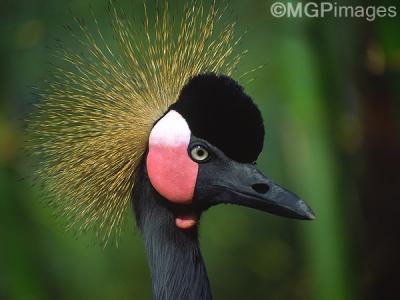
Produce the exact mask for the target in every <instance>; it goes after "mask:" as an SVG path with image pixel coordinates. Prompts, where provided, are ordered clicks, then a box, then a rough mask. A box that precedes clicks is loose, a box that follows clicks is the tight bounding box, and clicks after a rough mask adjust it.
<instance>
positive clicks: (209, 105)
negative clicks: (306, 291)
mask: <svg viewBox="0 0 400 300" xmlns="http://www.w3.org/2000/svg"><path fill="white" fill-rule="evenodd" d="M263 142H264V125H263V120H262V116H261V113H260V111H259V110H258V108H257V106H256V105H255V104H254V102H253V101H252V99H251V98H250V97H249V96H248V95H246V94H245V93H244V91H243V88H242V87H241V86H239V85H238V83H236V82H235V81H234V80H233V79H231V78H230V77H227V76H218V75H215V74H211V73H208V74H200V75H197V76H195V77H193V78H191V79H190V80H189V81H188V83H187V84H186V85H185V86H184V87H183V89H182V90H181V93H180V95H179V98H178V100H177V101H176V102H175V103H174V104H173V105H171V107H170V108H169V110H168V111H167V113H166V114H165V115H164V116H163V117H162V118H161V119H160V120H158V121H157V122H156V124H155V125H154V127H153V129H152V130H151V133H150V138H149V146H148V154H147V157H146V169H147V174H148V176H149V179H150V182H151V184H152V186H153V187H154V189H155V190H156V191H157V192H158V193H159V194H160V195H162V196H163V197H164V198H165V199H166V200H167V201H171V202H173V203H175V204H178V205H179V206H181V207H182V208H183V209H182V210H179V211H178V212H177V214H176V215H175V223H176V226H177V227H179V228H182V229H187V228H191V227H192V226H194V225H195V224H197V222H198V219H199V216H200V214H201V212H202V211H203V210H205V209H208V208H209V207H211V206H213V205H216V204H221V203H229V204H238V205H242V206H247V207H251V208H255V209H258V210H262V211H265V212H269V213H272V214H276V215H280V216H285V217H290V218H297V219H314V214H313V212H312V210H311V209H310V208H309V207H308V206H307V204H306V203H305V202H304V201H303V200H302V199H301V198H299V197H298V196H297V195H295V194H293V193H291V192H289V191H288V190H286V189H285V188H283V187H281V186H280V185H278V184H276V183H275V182H273V181H272V180H271V179H269V178H268V177H267V176H265V175H263V174H262V173H261V172H260V171H259V170H257V168H256V165H255V161H256V160H257V158H258V156H259V154H260V152H261V150H262V148H263ZM185 208H186V209H185Z"/></svg>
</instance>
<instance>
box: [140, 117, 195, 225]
mask: <svg viewBox="0 0 400 300" xmlns="http://www.w3.org/2000/svg"><path fill="white" fill-rule="evenodd" d="M190 134H191V133H190V129H189V127H188V125H187V123H186V121H185V119H183V117H182V116H181V115H180V114H179V113H177V112H175V111H173V110H171V111H170V112H169V113H167V114H166V115H165V116H164V117H163V118H162V119H161V120H160V121H158V122H157V124H156V125H155V126H154V128H153V130H152V131H151V134H150V139H149V153H148V155H147V161H146V164H147V172H148V175H149V178H150V182H151V184H152V185H153V187H154V188H155V189H156V191H157V192H158V193H159V194H160V195H162V196H163V197H164V198H166V199H168V200H169V201H172V202H175V203H181V204H187V203H191V202H192V199H193V194H194V189H195V185H196V179H197V173H198V168H199V167H198V164H197V163H195V162H194V161H193V160H191V159H190V157H189V155H188V152H187V147H188V145H189V142H190ZM183 227H185V226H183Z"/></svg>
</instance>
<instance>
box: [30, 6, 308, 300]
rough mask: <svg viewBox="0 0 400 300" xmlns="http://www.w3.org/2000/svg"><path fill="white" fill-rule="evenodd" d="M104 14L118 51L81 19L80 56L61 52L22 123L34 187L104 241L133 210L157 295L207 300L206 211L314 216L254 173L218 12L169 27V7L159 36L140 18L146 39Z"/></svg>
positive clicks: (253, 130)
mask: <svg viewBox="0 0 400 300" xmlns="http://www.w3.org/2000/svg"><path fill="white" fill-rule="evenodd" d="M109 13H110V16H111V18H110V19H111V21H112V27H113V30H114V36H115V40H116V45H114V46H115V47H114V48H113V47H111V46H110V45H108V44H107V43H106V40H105V38H103V34H102V31H101V30H100V29H99V28H98V30H97V31H95V32H96V33H92V32H91V30H90V29H88V27H87V26H86V25H84V24H83V22H81V21H79V20H77V24H78V30H79V34H77V33H76V32H74V31H73V30H72V29H70V28H69V27H68V30H70V31H71V32H72V35H71V36H72V37H74V38H75V39H76V40H77V41H78V42H79V43H80V45H81V46H82V51H83V53H82V52H81V51H76V50H74V49H72V50H71V49H68V48H66V47H65V46H63V45H60V47H58V48H57V49H58V50H57V53H58V57H59V58H60V60H59V63H58V65H57V66H56V67H55V68H54V70H53V72H52V73H51V75H50V76H49V79H48V80H47V81H46V83H45V84H44V86H43V87H42V88H40V89H39V95H40V98H41V101H40V102H39V103H38V104H37V105H36V108H35V109H34V110H33V112H32V114H31V116H30V119H29V127H28V128H29V131H28V132H29V134H30V137H29V147H30V149H31V150H32V154H33V155H34V156H35V161H36V162H37V163H38V165H37V168H36V172H35V174H36V176H35V178H37V180H38V181H39V183H40V186H43V187H44V190H45V195H46V196H48V197H49V199H50V202H49V203H50V205H52V206H54V207H55V209H56V211H57V212H58V213H59V214H60V215H62V216H65V218H66V219H67V220H69V224H68V227H73V228H77V230H78V231H86V230H90V229H95V230H96V232H97V233H98V235H99V236H100V237H101V238H102V239H103V240H104V241H108V240H109V239H110V237H111V236H112V235H114V234H118V233H119V231H120V230H121V224H122V222H123V219H124V216H125V214H126V212H127V211H129V207H130V205H131V204H133V209H134V213H135V216H136V223H137V226H138V228H139V230H140V232H141V234H142V236H143V238H144V242H145V247H146V250H147V254H148V260H149V266H150V271H151V276H152V290H153V298H154V299H211V297H212V296H211V290H210V285H209V281H208V277H207V272H206V268H205V265H204V262H203V259H202V256H201V252H200V248H199V241H198V228H199V220H200V217H201V214H202V213H203V212H204V211H205V210H207V209H209V208H210V207H212V206H214V205H217V204H221V203H229V204H238V205H242V206H247V207H251V208H255V209H258V210H262V211H265V212H269V213H272V214H277V215H281V216H286V217H290V218H298V219H313V218H314V215H313V213H312V211H311V209H310V208H309V207H308V206H307V205H306V204H305V202H304V201H303V200H301V199H300V198H299V197H298V196H296V195H295V194H293V193H291V192H289V191H287V190H286V189H284V188H282V187H281V186H279V185H277V184H276V183H274V182H273V181H272V180H271V179H269V178H268V177H266V176H264V175H263V174H262V173H261V172H260V171H258V170H257V168H256V166H255V163H254V162H255V161H256V160H257V157H258V156H259V154H260V152H261V150H262V147H263V140H264V126H263V120H262V117H261V113H260V111H259V110H258V108H257V106H256V105H255V104H254V102H253V101H252V99H251V98H250V97H249V96H248V95H247V94H246V93H245V92H244V90H243V88H242V87H241V86H240V85H239V84H238V83H237V82H236V81H235V80H233V79H232V77H231V73H232V71H233V70H234V68H235V66H236V65H237V63H238V61H239V58H240V55H239V56H237V55H234V52H235V51H234V48H235V46H236V44H237V40H235V39H234V37H233V36H234V35H233V30H234V26H233V25H232V24H228V25H226V27H225V29H223V30H222V33H220V34H215V32H214V31H215V27H216V25H217V23H218V22H219V20H220V19H221V18H220V14H221V11H219V10H218V9H217V8H216V6H215V5H211V7H210V8H209V10H208V11H207V13H204V9H203V7H202V6H201V5H198V4H192V5H188V6H187V7H186V8H185V10H184V12H183V16H182V18H181V21H180V23H179V25H178V26H175V22H173V21H172V18H171V16H170V13H169V12H168V5H167V3H164V5H163V9H161V10H159V13H158V15H157V16H156V17H155V20H156V21H155V25H154V27H152V26H150V25H149V23H150V22H149V21H148V19H149V17H148V16H147V14H146V17H145V22H144V26H143V28H142V29H143V31H144V33H145V34H144V38H138V36H137V35H140V33H138V32H137V31H135V30H136V29H135V28H136V27H137V26H136V25H137V24H135V23H134V22H132V21H131V20H130V19H129V18H127V17H126V16H125V15H124V14H123V13H122V12H121V11H120V10H118V9H117V8H115V6H114V5H112V4H111V5H110V6H109ZM94 24H95V25H96V26H99V25H98V24H99V23H98V22H97V21H96V20H95V21H94ZM174 33H175V34H174Z"/></svg>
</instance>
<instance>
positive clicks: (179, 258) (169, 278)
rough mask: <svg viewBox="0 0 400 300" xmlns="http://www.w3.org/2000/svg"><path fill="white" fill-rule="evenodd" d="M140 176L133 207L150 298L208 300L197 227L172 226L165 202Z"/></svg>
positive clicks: (206, 278)
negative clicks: (143, 249) (144, 255)
mask: <svg viewBox="0 0 400 300" xmlns="http://www.w3.org/2000/svg"><path fill="white" fill-rule="evenodd" d="M140 177H141V178H139V179H137V180H139V181H141V182H137V185H136V187H139V189H135V193H134V195H133V204H134V210H135V214H136V220H137V224H138V227H139V229H140V231H141V232H142V235H143V238H144V241H145V246H146V250H147V255H148V259H149V265H150V272H151V276H152V290H153V299H155V300H167V299H168V300H169V299H171V300H180V299H185V300H188V299H189V300H191V299H193V300H197V299H199V300H200V299H211V298H212V297H211V289H210V284H209V280H208V276H207V272H206V268H205V265H204V261H203V258H202V256H201V253H200V247H199V242H198V232H197V228H192V229H189V230H182V229H179V228H178V227H176V225H175V218H174V214H173V207H171V206H170V203H169V201H167V200H166V199H164V198H162V197H161V196H160V195H159V194H158V193H157V192H156V191H155V190H154V188H153V187H152V186H151V184H150V182H149V180H148V178H147V176H146V174H145V172H143V176H140Z"/></svg>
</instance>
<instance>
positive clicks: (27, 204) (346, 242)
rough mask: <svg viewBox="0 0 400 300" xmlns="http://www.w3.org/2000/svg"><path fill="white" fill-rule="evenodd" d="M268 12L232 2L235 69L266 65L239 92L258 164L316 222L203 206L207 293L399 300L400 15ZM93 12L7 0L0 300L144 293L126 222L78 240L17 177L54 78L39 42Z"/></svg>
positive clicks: (1, 43)
mask: <svg viewBox="0 0 400 300" xmlns="http://www.w3.org/2000/svg"><path fill="white" fill-rule="evenodd" d="M125 2H129V1H119V4H121V5H126V4H125ZM172 2H173V3H172V7H173V8H176V7H178V6H182V4H183V2H179V1H172ZM204 2H207V1H204ZM271 3H272V2H269V1H260V0H252V1H232V2H229V7H230V9H231V10H232V11H233V16H234V18H237V22H238V29H239V32H243V31H245V30H247V34H246V36H245V37H244V39H243V42H242V47H243V48H245V49H248V50H249V54H248V55H247V56H246V57H245V58H244V60H243V61H242V63H241V65H240V70H239V71H246V70H249V69H252V68H254V67H257V66H258V65H261V64H264V65H265V66H264V68H262V69H261V70H258V71H256V72H255V73H253V74H252V76H251V77H253V78H254V80H253V81H252V82H248V81H246V80H245V81H243V83H244V85H245V89H246V91H247V92H248V93H249V94H250V95H252V96H253V97H254V99H255V100H256V102H257V103H258V105H259V107H260V108H261V109H262V112H263V115H264V118H265V123H266V130H267V138H266V142H265V148H264V151H263V153H262V155H261V157H260V159H259V166H260V168H261V169H262V170H263V171H264V172H265V173H267V174H268V175H269V176H270V177H272V178H274V179H275V180H276V181H278V182H280V183H282V184H283V185H284V186H286V187H288V188H289V189H291V190H294V191H296V192H297V193H298V194H299V195H301V196H302V197H303V198H304V199H306V201H307V202H308V203H309V204H310V205H311V207H313V209H314V210H315V212H316V214H317V220H316V221H313V222H300V221H293V220H287V219H283V218H278V217H275V216H270V215H265V214H263V213H260V212H257V211H253V210H250V209H243V208H239V207H232V206H221V207H217V208H214V209H211V210H209V211H208V212H207V213H206V214H205V216H204V217H203V220H202V226H201V246H202V251H203V254H204V256H205V260H206V265H207V268H208V272H209V276H210V280H211V284H212V288H213V293H214V297H215V299H317V300H318V299H322V300H325V299H326V300H328V299H332V300H338V299H339V300H340V299H398V292H397V288H398V282H399V280H400V275H399V274H398V270H399V269H400V263H399V255H398V253H400V251H399V250H400V248H399V241H398V240H399V237H400V233H399V230H400V224H399V223H400V218H399V215H400V192H399V190H400V189H399V185H400V175H399V170H400V142H399V139H400V137H399V135H400V134H399V132H400V130H399V126H400V121H399V120H400V118H399V116H400V80H399V79H400V17H399V16H397V17H395V18H380V19H377V20H375V21H374V22H368V21H366V20H364V19H356V18H353V19H350V18H347V19H346V18H337V19H335V18H333V17H331V16H329V17H325V18H323V19H316V18H301V19H288V18H280V19H279V18H273V17H272V16H271V14H270V12H269V7H270V4H271ZM340 3H342V4H347V5H350V4H353V5H355V4H362V5H364V6H367V2H365V1H363V2H361V1H360V2H357V1H342V2H340ZM119 4H118V5H119ZM371 4H372V2H371ZM396 4H398V2H396V1H395V0H392V1H380V2H379V5H386V6H389V5H396ZM374 5H378V3H374ZM90 6H92V8H93V10H94V11H95V12H96V15H97V16H99V20H101V22H104V24H105V23H106V21H105V19H106V17H105V16H106V12H105V6H106V3H105V1H103V0H102V1H95V0H92V1H82V0H70V1H50V0H15V1H11V0H1V1H0V36H1V39H0V100H1V101H0V299H150V298H151V296H150V295H151V293H150V292H151V286H150V275H149V271H148V267H147V261H146V256H145V251H144V247H143V243H142V240H141V238H140V236H139V235H138V233H137V232H136V231H135V229H134V224H133V220H130V221H129V226H128V229H127V230H126V231H125V233H124V235H123V237H122V243H121V244H120V246H119V248H116V247H107V248H106V249H102V248H101V247H99V246H97V245H92V242H91V240H92V239H91V237H85V236H83V237H80V238H79V239H76V238H75V237H74V236H73V234H72V233H68V232H65V231H64V228H63V227H62V224H61V223H60V222H57V221H56V220H55V219H54V218H53V217H52V215H51V211H50V210H49V209H46V208H45V207H43V204H41V202H40V200H39V198H40V197H39V195H37V194H35V192H34V190H33V189H32V188H31V187H30V186H29V184H28V183H27V181H26V180H24V179H23V175H22V174H23V171H22V170H23V169H24V164H25V162H24V157H23V154H22V153H21V151H20V150H19V149H20V148H21V147H22V142H23V137H22V130H21V128H22V126H23V122H22V121H21V120H22V119H23V118H24V116H25V115H26V113H27V112H29V107H30V103H32V102H35V101H36V100H37V99H36V96H34V95H33V94H32V93H31V92H32V89H31V88H30V86H40V83H41V80H42V78H43V77H44V76H45V74H46V72H47V71H48V70H49V64H48V61H49V57H50V56H51V53H52V50H51V49H49V48H48V47H47V46H48V45H52V43H53V41H54V39H55V38H57V37H61V38H62V39H63V40H65V41H66V43H67V44H68V39H70V38H71V37H68V36H64V35H65V32H64V31H63V30H62V25H64V24H71V23H72V21H71V14H70V13H69V9H71V10H72V12H73V14H74V15H76V16H79V17H84V18H86V19H90V12H89V11H90V9H89V7H90ZM138 7H140V5H139V6H138ZM151 7H152V4H150V9H151ZM397 11H398V12H399V13H400V11H399V8H398V9H397ZM134 14H136V15H137V16H138V17H140V16H141V15H142V11H141V9H138V10H135V13H134ZM239 73H240V72H239Z"/></svg>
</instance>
